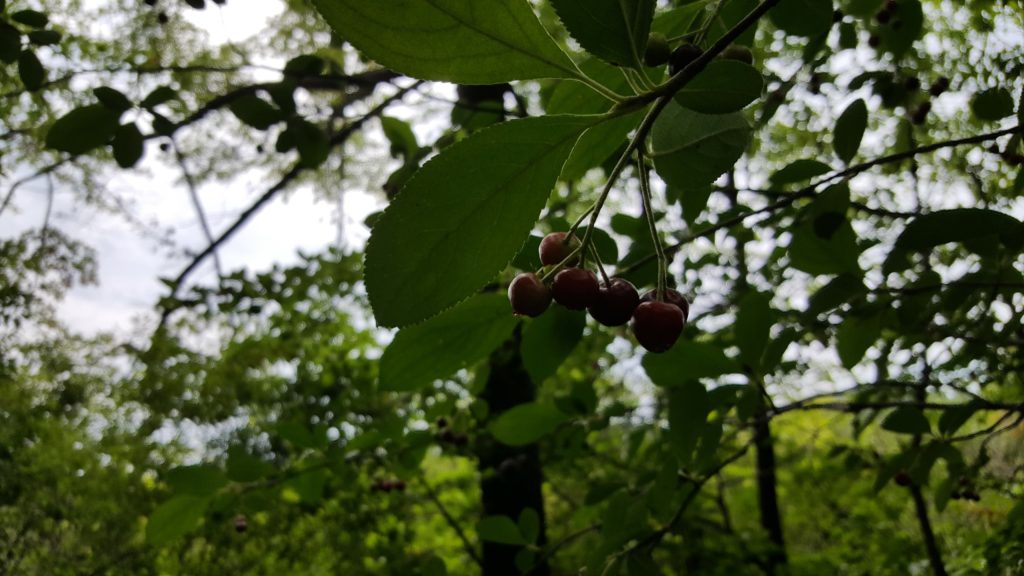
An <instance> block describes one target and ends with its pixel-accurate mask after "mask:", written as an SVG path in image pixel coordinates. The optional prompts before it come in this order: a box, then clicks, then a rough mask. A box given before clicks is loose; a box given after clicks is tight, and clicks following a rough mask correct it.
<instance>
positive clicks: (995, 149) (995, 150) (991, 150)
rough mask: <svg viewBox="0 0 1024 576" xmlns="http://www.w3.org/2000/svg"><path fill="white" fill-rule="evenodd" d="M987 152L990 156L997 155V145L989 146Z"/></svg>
mask: <svg viewBox="0 0 1024 576" xmlns="http://www.w3.org/2000/svg"><path fill="white" fill-rule="evenodd" d="M988 151H989V152H991V153H992V154H999V153H1000V152H999V144H992V145H991V146H989V147H988Z"/></svg>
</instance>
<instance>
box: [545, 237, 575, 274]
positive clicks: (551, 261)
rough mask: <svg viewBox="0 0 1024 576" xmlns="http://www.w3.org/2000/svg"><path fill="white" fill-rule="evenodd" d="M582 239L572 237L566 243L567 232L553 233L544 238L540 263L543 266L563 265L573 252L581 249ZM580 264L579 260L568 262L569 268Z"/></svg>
mask: <svg viewBox="0 0 1024 576" xmlns="http://www.w3.org/2000/svg"><path fill="white" fill-rule="evenodd" d="M579 246H580V239H579V238H577V237H575V236H572V237H571V238H569V239H568V241H566V232H552V233H551V234H548V235H547V236H545V237H544V239H543V240H541V241H540V248H539V249H538V251H537V252H538V254H540V263H541V265H543V266H556V265H558V264H561V263H562V260H565V259H566V258H568V257H569V255H570V254H572V251H573V250H575V249H577V248H579ZM578 262H579V258H578V257H576V258H573V259H572V260H570V261H569V262H566V265H568V266H575V265H576V264H577V263H578Z"/></svg>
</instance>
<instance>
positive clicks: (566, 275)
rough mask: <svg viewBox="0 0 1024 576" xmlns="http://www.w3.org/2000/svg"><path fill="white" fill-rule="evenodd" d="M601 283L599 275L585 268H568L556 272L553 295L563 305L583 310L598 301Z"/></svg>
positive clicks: (552, 287)
mask: <svg viewBox="0 0 1024 576" xmlns="http://www.w3.org/2000/svg"><path fill="white" fill-rule="evenodd" d="M600 291H601V285H600V284H598V282H597V276H594V273H593V272H591V271H590V270H584V269H583V268H566V269H565V270H562V271H561V272H559V273H558V274H555V281H554V283H553V284H552V285H551V295H552V296H553V297H554V298H555V302H558V303H559V304H561V305H562V306H565V307H566V308H568V309H570V310H583V309H584V308H587V307H589V306H591V305H593V304H594V302H597V297H598V294H599V293H600Z"/></svg>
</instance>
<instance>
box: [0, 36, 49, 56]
mask: <svg viewBox="0 0 1024 576" xmlns="http://www.w3.org/2000/svg"><path fill="white" fill-rule="evenodd" d="M61 38H63V36H62V35H61V33H60V32H57V31H56V30H33V31H31V32H29V33H28V40H29V42H31V43H33V44H35V45H36V46H52V45H54V44H58V43H60V39H61ZM0 60H2V59H0Z"/></svg>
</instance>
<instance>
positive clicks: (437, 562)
mask: <svg viewBox="0 0 1024 576" xmlns="http://www.w3.org/2000/svg"><path fill="white" fill-rule="evenodd" d="M422 574H423V576H448V566H447V565H445V563H444V560H442V559H441V558H439V557H438V556H436V555H434V554H430V555H429V556H428V557H427V559H426V561H424V562H423V571H422Z"/></svg>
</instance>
